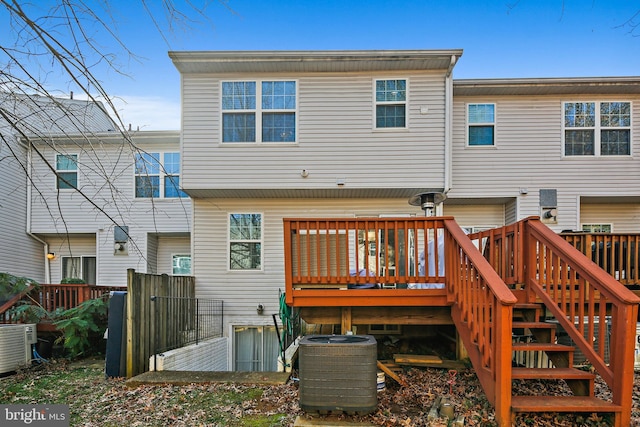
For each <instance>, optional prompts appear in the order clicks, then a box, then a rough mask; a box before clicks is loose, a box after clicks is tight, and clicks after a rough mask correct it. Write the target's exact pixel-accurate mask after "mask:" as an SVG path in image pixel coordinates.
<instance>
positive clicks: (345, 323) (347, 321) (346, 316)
mask: <svg viewBox="0 0 640 427" xmlns="http://www.w3.org/2000/svg"><path fill="white" fill-rule="evenodd" d="M341 317H342V321H341V332H340V333H341V334H342V335H345V334H346V333H347V332H349V331H352V327H353V325H352V324H351V307H342V316H341Z"/></svg>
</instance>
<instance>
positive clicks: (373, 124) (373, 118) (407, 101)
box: [371, 76, 411, 132]
mask: <svg viewBox="0 0 640 427" xmlns="http://www.w3.org/2000/svg"><path fill="white" fill-rule="evenodd" d="M380 80H404V81H405V82H407V83H406V85H407V88H406V96H405V100H404V101H381V102H378V101H377V100H376V82H378V81H380ZM410 87H411V82H410V79H409V77H397V76H396V77H375V78H373V79H372V80H371V88H372V90H371V92H372V93H371V100H372V103H373V108H372V109H371V110H372V111H371V113H372V116H371V128H372V129H373V130H374V131H375V132H398V131H407V130H409V105H411V104H410V96H411V90H410ZM397 104H404V127H397V128H379V127H377V126H376V119H377V115H376V107H377V106H378V105H397Z"/></svg>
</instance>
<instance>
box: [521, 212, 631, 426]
mask: <svg viewBox="0 0 640 427" xmlns="http://www.w3.org/2000/svg"><path fill="white" fill-rule="evenodd" d="M523 221H524V232H523V239H524V247H525V252H526V253H527V257H528V259H527V260H525V266H526V272H525V274H526V280H525V287H526V288H527V298H529V299H530V300H533V299H534V298H535V297H537V298H539V299H540V300H541V301H542V302H543V303H544V304H545V306H546V307H547V309H548V310H549V311H550V312H551V313H552V314H553V315H554V316H555V318H556V319H557V321H558V322H559V324H560V325H561V326H562V327H563V328H564V330H565V331H566V332H567V334H568V335H569V337H570V338H571V339H572V340H573V342H574V343H575V345H576V346H577V347H578V348H579V349H580V350H581V351H582V352H583V354H584V355H585V356H586V358H587V359H588V360H589V362H590V363H591V365H593V367H594V368H595V370H596V372H598V374H599V375H600V376H601V377H602V378H603V380H604V381H605V382H606V383H607V384H608V385H609V387H610V389H611V392H612V401H613V403H615V404H618V405H621V406H622V417H623V419H622V422H623V424H622V425H627V424H625V420H627V421H629V420H630V418H628V419H627V418H625V417H630V414H631V405H632V402H633V400H632V390H633V378H634V375H633V365H634V339H635V330H636V320H637V316H638V304H640V298H638V296H636V295H635V294H634V293H633V292H631V291H630V290H629V289H627V288H626V287H625V286H624V285H622V284H620V283H619V282H618V281H617V280H615V278H613V277H612V276H611V275H610V274H608V273H607V272H606V271H604V270H603V269H601V268H600V267H599V266H598V265H597V264H596V263H594V262H593V261H592V260H591V259H589V258H587V257H586V256H585V255H584V254H583V253H582V252H580V251H579V250H578V249H576V248H575V247H574V246H572V245H571V244H570V243H569V242H567V241H566V240H564V239H563V238H562V237H561V236H558V235H557V234H556V233H554V232H553V231H552V230H551V229H549V228H548V227H547V226H545V225H544V224H542V222H541V221H540V219H539V218H538V217H531V218H527V219H525V220H523ZM549 260H550V261H549ZM554 282H555V283H554ZM585 306H586V308H585ZM607 306H609V307H607ZM585 310H586V312H585ZM596 311H597V312H596ZM609 313H610V314H609ZM596 315H597V316H598V317H599V318H600V319H603V318H604V319H606V318H607V316H610V319H611V325H612V330H611V335H610V340H609V354H610V358H609V363H608V364H607V363H606V360H605V357H604V345H602V344H599V345H598V347H599V348H598V349H596V348H595V343H594V340H593V339H590V340H587V339H586V338H585V336H584V334H585V333H584V328H585V327H586V328H587V329H588V332H587V336H588V337H594V333H595V325H594V317H595V316H596ZM585 318H587V323H586V324H585V323H584V319H585ZM576 322H577V326H576ZM578 327H580V329H578ZM599 331H600V335H599V336H600V337H603V336H604V333H605V331H604V322H602V321H601V322H599ZM589 341H591V342H589ZM600 342H604V340H602V339H601V340H600Z"/></svg>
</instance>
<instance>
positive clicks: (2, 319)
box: [0, 285, 35, 323]
mask: <svg viewBox="0 0 640 427" xmlns="http://www.w3.org/2000/svg"><path fill="white" fill-rule="evenodd" d="M34 288H35V286H34V285H29V286H27V287H26V288H25V289H23V290H22V291H20V292H19V293H17V294H15V295H14V296H13V297H11V298H10V299H9V300H8V301H7V302H5V303H4V304H2V306H0V323H10V322H11V319H9V318H8V317H7V312H8V311H9V309H11V308H12V307H13V306H15V305H16V304H17V303H18V302H20V301H22V300H23V299H24V298H25V297H26V296H27V295H28V294H29V293H30V292H31V291H32V290H33V289H34Z"/></svg>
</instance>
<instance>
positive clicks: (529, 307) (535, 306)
mask: <svg viewBox="0 0 640 427" xmlns="http://www.w3.org/2000/svg"><path fill="white" fill-rule="evenodd" d="M513 308H515V309H519V310H537V309H539V308H542V304H538V303H526V302H519V303H517V304H516V305H514V306H513Z"/></svg>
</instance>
